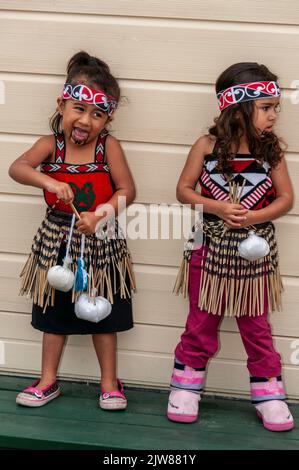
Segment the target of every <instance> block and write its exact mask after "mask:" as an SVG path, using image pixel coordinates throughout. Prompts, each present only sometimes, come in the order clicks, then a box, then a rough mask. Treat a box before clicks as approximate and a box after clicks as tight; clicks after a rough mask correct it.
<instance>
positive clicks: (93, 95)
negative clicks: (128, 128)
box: [61, 83, 117, 116]
mask: <svg viewBox="0 0 299 470" xmlns="http://www.w3.org/2000/svg"><path fill="white" fill-rule="evenodd" d="M61 97H62V98H63V99H64V100H75V101H81V102H82V103H87V104H93V105H94V106H96V107H97V108H99V109H100V110H101V111H103V112H105V113H107V114H108V116H111V115H112V114H113V112H114V111H115V109H116V108H117V101H116V100H115V99H114V98H113V96H111V95H106V93H104V92H103V91H102V90H95V89H94V88H90V87H89V86H87V85H81V84H79V85H71V84H70V83H65V84H64V86H63V90H62V93H61Z"/></svg>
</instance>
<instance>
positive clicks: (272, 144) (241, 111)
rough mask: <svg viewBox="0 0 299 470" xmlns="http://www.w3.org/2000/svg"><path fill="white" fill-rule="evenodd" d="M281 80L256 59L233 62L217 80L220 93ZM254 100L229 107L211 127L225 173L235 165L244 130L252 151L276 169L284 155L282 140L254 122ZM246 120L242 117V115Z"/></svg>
mask: <svg viewBox="0 0 299 470" xmlns="http://www.w3.org/2000/svg"><path fill="white" fill-rule="evenodd" d="M260 80H261V81H277V76H276V75H274V74H273V73H272V72H270V70H269V69H268V68H267V67H266V66H265V65H260V64H257V63H256V62H240V63H238V64H234V65H231V66H230V67H229V68H227V69H226V70H225V71H224V72H222V74H221V75H220V76H219V77H218V79H217V81H216V85H215V88H216V93H219V92H220V91H222V90H225V89H226V88H229V87H231V86H234V85H238V84H240V83H248V82H255V81H260ZM253 112H254V101H245V102H243V103H239V104H235V105H231V106H228V107H227V108H226V109H224V110H223V111H222V112H221V114H220V116H219V117H217V118H215V119H214V123H215V124H214V125H213V126H212V127H210V129H209V134H210V135H212V136H214V137H216V139H217V155H218V165H217V169H218V171H220V172H221V173H222V174H223V175H228V176H230V175H231V173H232V168H231V166H230V164H229V161H230V160H232V159H233V158H234V156H235V154H236V153H237V152H238V149H239V146H240V132H241V133H242V132H243V133H245V135H246V137H247V140H248V146H249V152H250V153H251V155H253V156H254V157H255V158H256V159H257V161H258V162H259V163H260V164H262V163H263V162H268V163H269V164H270V166H271V167H272V168H274V167H275V166H277V165H278V163H279V162H280V160H281V158H282V154H283V150H282V148H281V143H283V142H282V141H281V139H279V138H278V137H277V136H276V135H275V134H274V133H273V132H267V133H264V134H262V135H261V134H260V133H259V132H258V130H257V129H256V128H255V127H254V125H253ZM240 115H241V116H242V118H243V119H240V118H239V116H240Z"/></svg>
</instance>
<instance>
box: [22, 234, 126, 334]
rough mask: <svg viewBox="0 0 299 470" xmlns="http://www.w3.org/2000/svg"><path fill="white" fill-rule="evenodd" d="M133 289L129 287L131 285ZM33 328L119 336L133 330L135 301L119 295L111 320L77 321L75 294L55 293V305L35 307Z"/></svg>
mask: <svg viewBox="0 0 299 470" xmlns="http://www.w3.org/2000/svg"><path fill="white" fill-rule="evenodd" d="M65 248H66V245H65V243H62V244H61V247H60V251H59V257H58V262H57V264H60V265H62V262H63V258H64V256H65ZM128 285H129V284H128ZM31 325H32V326H33V328H35V329H37V330H40V331H43V332H44V333H52V334H58V335H89V334H97V333H116V332H118V331H126V330H130V329H131V328H133V315H132V302H131V298H127V299H123V298H121V297H120V295H119V293H116V294H115V295H114V296H113V304H112V310H111V313H110V315H108V317H106V318H104V320H101V321H100V322H98V323H93V322H90V321H87V320H81V319H80V318H77V316H76V314H75V310H74V303H73V302H72V291H71V290H70V291H69V292H61V291H58V290H56V291H55V304H54V306H53V307H47V309H46V311H45V313H43V308H42V307H39V306H38V305H36V304H33V307H32V322H31Z"/></svg>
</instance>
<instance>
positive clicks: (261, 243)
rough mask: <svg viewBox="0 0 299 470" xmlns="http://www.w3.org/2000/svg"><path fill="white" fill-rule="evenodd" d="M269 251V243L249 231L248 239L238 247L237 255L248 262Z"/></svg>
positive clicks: (265, 254) (261, 256)
mask: <svg viewBox="0 0 299 470" xmlns="http://www.w3.org/2000/svg"><path fill="white" fill-rule="evenodd" d="M269 251H270V247H269V243H268V242H267V240H265V239H264V238H263V237H259V236H258V235H256V234H255V233H254V231H253V230H250V231H249V234H248V238H246V240H243V241H242V242H241V243H240V245H239V255H240V256H242V258H245V259H247V260H248V261H256V260H258V259H260V258H263V257H264V256H267V254H268V253H269Z"/></svg>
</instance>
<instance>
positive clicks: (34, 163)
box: [8, 135, 74, 203]
mask: <svg viewBox="0 0 299 470" xmlns="http://www.w3.org/2000/svg"><path fill="white" fill-rule="evenodd" d="M53 146H54V137H53V136H52V135H49V136H44V137H41V138H40V139H39V140H38V141H37V142H36V143H35V144H34V145H33V146H32V147H31V148H30V149H29V150H27V152H25V153H23V155H21V156H20V157H19V158H17V160H15V161H14V162H13V163H12V164H11V166H10V167H9V170H8V173H9V176H10V177H11V178H12V179H14V180H15V181H17V182H18V183H21V184H26V185H29V186H35V187H36V188H41V189H46V190H48V191H50V192H52V193H56V195H57V198H59V199H62V200H63V201H64V202H66V203H69V202H72V201H73V199H74V194H73V191H72V190H71V188H70V186H69V185H68V184H66V183H62V182H59V181H56V180H55V179H54V178H51V177H50V176H47V175H45V174H43V173H41V172H40V171H38V170H36V168H37V167H38V166H39V165H40V164H41V163H42V162H43V161H44V160H46V159H47V158H49V157H50V156H51V155H52V151H53Z"/></svg>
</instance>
